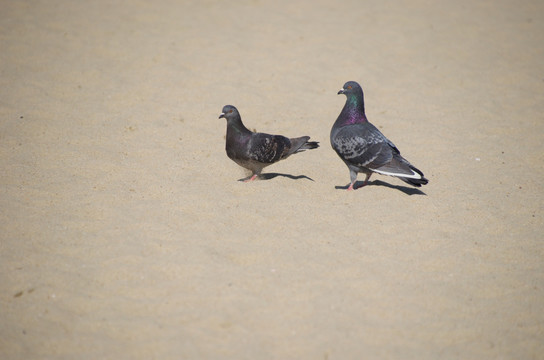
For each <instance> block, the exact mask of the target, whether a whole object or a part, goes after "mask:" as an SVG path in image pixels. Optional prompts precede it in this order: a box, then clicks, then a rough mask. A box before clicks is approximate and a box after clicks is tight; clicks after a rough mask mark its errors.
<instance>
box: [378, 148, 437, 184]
mask: <svg viewBox="0 0 544 360" xmlns="http://www.w3.org/2000/svg"><path fill="white" fill-rule="evenodd" d="M371 170H372V171H374V172H377V173H378V174H382V175H389V176H394V177H397V178H399V179H401V180H402V181H404V182H405V183H408V184H410V185H412V186H415V187H420V186H421V185H425V184H427V183H428V182H429V180H427V179H425V176H424V175H423V173H422V172H421V171H420V170H419V169H417V168H416V167H415V166H413V165H412V164H410V163H409V162H408V161H407V160H406V159H405V158H403V157H402V156H400V154H394V155H393V159H392V160H391V161H390V162H389V163H387V164H386V165H384V166H381V167H379V168H377V169H372V168H371Z"/></svg>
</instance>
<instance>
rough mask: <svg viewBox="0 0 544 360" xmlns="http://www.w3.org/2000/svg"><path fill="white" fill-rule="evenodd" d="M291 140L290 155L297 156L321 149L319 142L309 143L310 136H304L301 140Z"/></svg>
mask: <svg viewBox="0 0 544 360" xmlns="http://www.w3.org/2000/svg"><path fill="white" fill-rule="evenodd" d="M289 140H291V151H290V154H296V153H298V152H301V151H304V150H310V149H315V148H318V147H319V143H318V142H317V141H308V140H310V137H309V136H302V137H299V138H294V139H289Z"/></svg>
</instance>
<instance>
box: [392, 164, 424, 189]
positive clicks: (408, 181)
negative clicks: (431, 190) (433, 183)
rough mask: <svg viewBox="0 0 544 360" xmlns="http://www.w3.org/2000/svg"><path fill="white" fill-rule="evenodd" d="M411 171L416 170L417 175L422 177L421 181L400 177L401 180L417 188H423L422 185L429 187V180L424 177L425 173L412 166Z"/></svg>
mask: <svg viewBox="0 0 544 360" xmlns="http://www.w3.org/2000/svg"><path fill="white" fill-rule="evenodd" d="M410 169H412V170H414V171H415V172H416V173H418V174H419V175H421V179H411V178H403V177H399V179H401V180H402V181H404V182H405V183H408V184H410V185H412V186H415V187H421V185H427V183H428V182H429V180H427V179H426V178H425V176H423V173H422V172H421V171H420V170H419V169H417V168H415V167H414V166H412V165H410Z"/></svg>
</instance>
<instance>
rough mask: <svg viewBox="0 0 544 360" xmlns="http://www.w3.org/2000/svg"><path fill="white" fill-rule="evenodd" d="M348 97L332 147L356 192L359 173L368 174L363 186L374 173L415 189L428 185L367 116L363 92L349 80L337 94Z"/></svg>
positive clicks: (420, 173) (332, 134)
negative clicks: (344, 165)
mask: <svg viewBox="0 0 544 360" xmlns="http://www.w3.org/2000/svg"><path fill="white" fill-rule="evenodd" d="M340 94H344V95H346V97H347V99H346V104H345V105H344V108H343V109H342V112H341V113H340V115H339V116H338V119H336V122H335V123H334V125H333V126H332V129H331V145H332V148H333V149H334V150H335V151H336V153H337V154H338V156H340V158H341V159H342V160H343V161H344V162H345V163H346V165H347V167H348V169H349V175H350V178H351V183H350V185H349V187H348V190H354V184H355V181H356V180H357V173H364V174H366V179H365V181H364V183H363V186H364V185H366V184H367V183H368V179H369V178H370V176H371V175H372V173H378V174H382V175H389V176H394V177H397V178H399V179H400V180H402V181H404V182H406V183H408V184H410V185H412V186H416V187H420V186H421V185H425V184H427V183H428V182H429V180H427V179H426V178H425V177H424V175H423V173H422V172H421V171H420V170H418V169H417V168H416V167H414V166H413V165H412V164H410V163H409V162H408V160H406V159H405V158H403V157H402V156H401V155H400V151H399V150H398V149H397V147H396V146H395V145H394V144H393V143H392V142H391V141H390V140H389V139H387V138H386V137H385V136H384V135H383V134H382V133H381V132H380V130H378V129H377V128H376V127H375V126H374V125H372V124H371V123H370V122H368V120H367V118H366V115H365V103H364V99H363V89H362V88H361V86H360V85H359V84H358V83H356V82H355V81H348V82H347V83H345V84H344V87H343V88H342V89H341V90H340V91H339V92H338V95H340Z"/></svg>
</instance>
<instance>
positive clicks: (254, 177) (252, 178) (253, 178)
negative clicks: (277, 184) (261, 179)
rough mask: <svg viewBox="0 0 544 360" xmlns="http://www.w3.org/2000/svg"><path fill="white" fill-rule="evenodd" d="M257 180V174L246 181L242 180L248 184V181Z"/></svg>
mask: <svg viewBox="0 0 544 360" xmlns="http://www.w3.org/2000/svg"><path fill="white" fill-rule="evenodd" d="M256 178H257V174H253V176H252V177H251V178H249V179H247V180H244V182H250V181H253V180H255V179H256Z"/></svg>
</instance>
